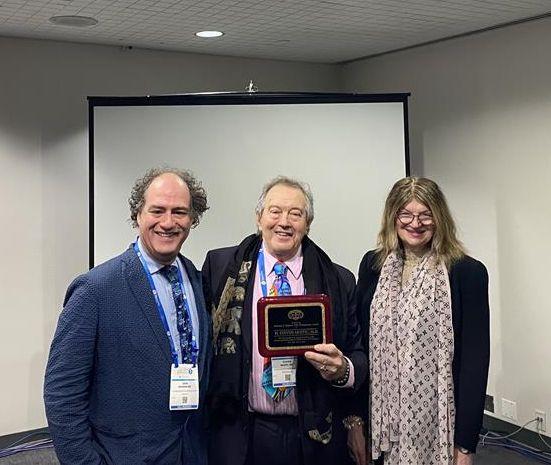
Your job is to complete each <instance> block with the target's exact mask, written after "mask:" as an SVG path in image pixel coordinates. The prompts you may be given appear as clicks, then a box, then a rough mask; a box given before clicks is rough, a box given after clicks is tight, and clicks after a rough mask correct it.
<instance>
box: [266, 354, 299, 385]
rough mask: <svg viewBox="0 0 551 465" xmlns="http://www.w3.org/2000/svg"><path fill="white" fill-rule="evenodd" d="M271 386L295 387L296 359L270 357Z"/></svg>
mask: <svg viewBox="0 0 551 465" xmlns="http://www.w3.org/2000/svg"><path fill="white" fill-rule="evenodd" d="M271 363H272V385H273V386H274V387H275V388H276V387H291V386H296V385H297V358H296V357H272V359H271Z"/></svg>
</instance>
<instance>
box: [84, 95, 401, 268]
mask: <svg viewBox="0 0 551 465" xmlns="http://www.w3.org/2000/svg"><path fill="white" fill-rule="evenodd" d="M407 98H408V94H384V95H383V94H375V95H373V94H372V95H366V94H199V95H198V94H191V95H177V96H163V97H89V109H90V266H94V265H97V264H99V263H101V262H103V261H105V260H107V259H109V258H111V257H113V256H115V255H117V254H119V253H121V252H122V251H123V250H124V249H125V248H126V247H128V245H129V244H130V243H131V242H132V241H133V240H134V239H135V237H136V235H137V230H135V229H133V228H132V226H131V225H130V222H129V220H128V218H129V209H128V197H129V194H130V190H131V187H132V185H133V183H134V181H135V180H136V178H138V177H140V176H141V175H142V174H143V173H144V172H145V171H146V170H147V169H148V168H150V167H155V166H165V165H167V166H173V167H178V168H185V169H189V170H191V171H192V172H193V173H194V174H195V175H196V176H197V177H198V178H199V179H200V180H201V181H202V183H203V186H204V187H205V188H206V190H207V192H208V198H209V205H210V210H208V211H207V212H206V213H205V215H204V217H203V219H202V221H201V223H200V224H199V226H198V227H197V228H196V229H195V230H193V231H192V232H191V234H190V237H189V238H188V239H187V241H186V242H185V243H184V246H183V248H182V252H183V253H184V255H186V256H188V257H189V258H191V260H193V261H194V263H195V264H196V266H197V267H201V265H202V262H203V259H204V257H205V255H206V252H207V251H208V250H210V249H213V248H218V247H225V246H229V245H234V244H237V243H239V242H240V241H241V239H243V238H244V237H245V236H246V235H248V234H251V233H253V232H255V231H256V223H255V215H254V209H255V206H256V203H257V200H258V196H259V194H260V192H261V189H262V186H263V184H264V183H265V182H266V181H268V180H269V179H271V178H272V177H275V176H277V175H280V174H281V175H286V176H291V177H295V178H298V179H300V180H303V181H306V182H307V183H308V184H309V185H310V187H311V189H312V192H313V194H314V208H315V218H314V222H313V223H312V227H311V229H310V237H311V238H312V239H313V240H314V241H315V242H316V243H318V245H320V246H321V247H322V248H323V249H324V250H325V251H326V252H327V253H328V254H329V256H331V257H332V259H333V261H335V262H337V263H339V264H341V265H343V266H345V267H347V268H349V269H350V270H351V271H353V272H354V273H356V272H357V268H358V264H359V261H360V259H361V257H362V255H363V254H364V253H365V251H366V250H369V249H371V248H373V247H374V245H375V241H376V235H377V231H378V229H379V225H380V216H381V213H382V208H383V203H384V199H385V197H386V195H387V193H388V191H389V189H390V187H391V186H392V184H393V183H394V182H395V181H396V180H397V179H399V178H401V177H403V176H404V175H406V174H407V173H408V170H409V158H408V141H407Z"/></svg>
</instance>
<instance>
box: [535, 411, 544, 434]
mask: <svg viewBox="0 0 551 465" xmlns="http://www.w3.org/2000/svg"><path fill="white" fill-rule="evenodd" d="M536 420H537V421H536V428H537V430H538V431H545V430H546V428H547V415H546V413H545V412H543V411H542V410H536Z"/></svg>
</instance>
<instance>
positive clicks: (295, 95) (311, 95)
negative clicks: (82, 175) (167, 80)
mask: <svg viewBox="0 0 551 465" xmlns="http://www.w3.org/2000/svg"><path fill="white" fill-rule="evenodd" d="M410 95H411V94H410V93H381V94H358V93H322V92H205V93H189V94H174V95H153V96H150V95H147V96H135V97H133V96H128V97H115V96H113V97H109V96H88V97H87V99H88V244H89V246H88V266H89V269H92V268H93V267H94V266H95V264H94V253H95V247H94V228H95V220H94V214H95V206H94V109H95V108H96V107H114V106H121V107H122V106H127V107H128V106H182V105H189V106H192V105H278V104H279V105H289V104H318V103H323V104H327V103H378V102H381V103H390V102H398V103H402V105H403V115H404V156H405V169H406V176H409V175H410V153H409V117H408V98H409V97H410Z"/></svg>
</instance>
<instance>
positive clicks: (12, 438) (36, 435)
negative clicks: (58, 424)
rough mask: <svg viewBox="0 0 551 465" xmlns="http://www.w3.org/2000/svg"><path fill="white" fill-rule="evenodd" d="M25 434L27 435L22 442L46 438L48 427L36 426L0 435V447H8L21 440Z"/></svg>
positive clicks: (48, 434) (48, 433)
mask: <svg viewBox="0 0 551 465" xmlns="http://www.w3.org/2000/svg"><path fill="white" fill-rule="evenodd" d="M26 436H29V437H28V438H26V439H25V440H24V441H23V442H29V441H37V440H38V439H48V438H49V437H50V432H49V430H48V428H38V429H31V430H29V431H21V432H20V433H11V434H6V435H4V436H0V449H6V448H7V447H10V446H11V445H12V444H13V443H15V442H17V441H21V440H23V438H25V437H26ZM23 442H21V444H23ZM18 444H19V443H18Z"/></svg>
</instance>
